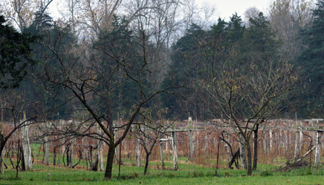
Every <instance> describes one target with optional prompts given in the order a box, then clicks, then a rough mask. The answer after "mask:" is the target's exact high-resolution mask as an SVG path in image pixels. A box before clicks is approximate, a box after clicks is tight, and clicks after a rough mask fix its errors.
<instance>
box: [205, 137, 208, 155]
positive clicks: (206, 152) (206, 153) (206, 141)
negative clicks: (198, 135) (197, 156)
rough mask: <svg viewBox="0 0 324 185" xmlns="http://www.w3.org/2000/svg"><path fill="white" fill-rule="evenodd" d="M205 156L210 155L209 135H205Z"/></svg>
mask: <svg viewBox="0 0 324 185" xmlns="http://www.w3.org/2000/svg"><path fill="white" fill-rule="evenodd" d="M205 156H206V157H208V137H207V135H205Z"/></svg>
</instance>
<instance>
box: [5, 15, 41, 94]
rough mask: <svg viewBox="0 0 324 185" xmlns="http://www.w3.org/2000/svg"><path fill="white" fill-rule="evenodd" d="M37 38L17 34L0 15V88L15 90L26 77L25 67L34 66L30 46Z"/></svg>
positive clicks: (25, 34) (26, 34)
mask: <svg viewBox="0 0 324 185" xmlns="http://www.w3.org/2000/svg"><path fill="white" fill-rule="evenodd" d="M37 39H39V37H38V36H31V35H30V34H28V33H19V32H17V31H16V30H15V29H14V28H13V27H12V26H10V25H8V24H7V23H6V20H5V18H4V16H2V15H0V88H16V87H18V86H19V83H20V82H21V81H22V80H23V78H24V77H25V76H26V75H27V66H30V65H34V64H35V63H36V60H34V59H33V57H32V48H31V47H30V44H32V43H35V42H36V41H37Z"/></svg>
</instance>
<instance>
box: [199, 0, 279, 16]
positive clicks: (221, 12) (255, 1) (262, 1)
mask: <svg viewBox="0 0 324 185" xmlns="http://www.w3.org/2000/svg"><path fill="white" fill-rule="evenodd" d="M204 2H206V3H209V4H211V5H215V7H216V11H217V15H218V16H220V17H221V18H225V19H226V20H228V19H229V17H230V16H232V14H234V13H235V12H237V14H238V15H239V16H241V17H242V18H243V17H244V12H245V10H247V9H248V8H250V7H256V8H257V9H259V10H260V11H262V12H264V13H266V10H267V9H268V8H269V6H270V3H271V2H273V0H196V3H197V4H200V5H201V4H203V3H204Z"/></svg>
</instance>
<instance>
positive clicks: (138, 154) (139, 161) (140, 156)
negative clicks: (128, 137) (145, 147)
mask: <svg viewBox="0 0 324 185" xmlns="http://www.w3.org/2000/svg"><path fill="white" fill-rule="evenodd" d="M140 142H141V141H140V139H137V166H142V147H141V144H140Z"/></svg>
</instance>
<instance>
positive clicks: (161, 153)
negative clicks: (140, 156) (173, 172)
mask: <svg viewBox="0 0 324 185" xmlns="http://www.w3.org/2000/svg"><path fill="white" fill-rule="evenodd" d="M160 157H161V165H162V170H164V158H163V143H162V141H161V140H160Z"/></svg>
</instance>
